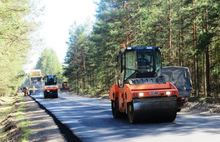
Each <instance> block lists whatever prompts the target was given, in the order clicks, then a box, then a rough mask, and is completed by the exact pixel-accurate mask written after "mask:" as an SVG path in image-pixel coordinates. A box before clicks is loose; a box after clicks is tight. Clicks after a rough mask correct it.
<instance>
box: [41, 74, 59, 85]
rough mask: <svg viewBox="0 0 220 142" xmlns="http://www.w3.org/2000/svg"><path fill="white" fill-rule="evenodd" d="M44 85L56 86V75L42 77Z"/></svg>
mask: <svg viewBox="0 0 220 142" xmlns="http://www.w3.org/2000/svg"><path fill="white" fill-rule="evenodd" d="M44 82H45V85H56V84H57V77H56V75H46V76H45V77H44Z"/></svg>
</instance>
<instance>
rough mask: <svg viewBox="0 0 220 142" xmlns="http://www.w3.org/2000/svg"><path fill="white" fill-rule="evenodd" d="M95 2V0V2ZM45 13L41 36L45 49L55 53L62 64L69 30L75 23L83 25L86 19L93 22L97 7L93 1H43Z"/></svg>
mask: <svg viewBox="0 0 220 142" xmlns="http://www.w3.org/2000/svg"><path fill="white" fill-rule="evenodd" d="M96 1H97V0H96ZM44 5H45V11H44V16H43V25H42V29H41V32H40V33H41V36H42V38H43V40H44V41H45V43H46V45H45V46H46V47H47V48H52V49H54V50H55V51H56V53H57V55H58V58H59V61H60V62H61V63H63V62H64V58H65V55H66V51H67V48H68V46H67V44H66V42H68V39H69V28H70V26H71V25H72V24H73V23H74V21H76V23H77V25H79V24H83V23H84V22H85V21H86V19H88V18H89V19H90V20H91V21H95V13H96V12H95V10H96V8H97V5H96V4H94V0H45V1H44Z"/></svg>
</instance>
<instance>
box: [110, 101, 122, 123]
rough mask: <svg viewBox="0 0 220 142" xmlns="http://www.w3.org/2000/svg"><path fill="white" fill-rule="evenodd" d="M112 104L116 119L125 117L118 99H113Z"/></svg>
mask: <svg viewBox="0 0 220 142" xmlns="http://www.w3.org/2000/svg"><path fill="white" fill-rule="evenodd" d="M111 106H112V115H113V117H114V118H115V119H119V118H123V114H124V113H122V112H120V111H119V106H118V99H116V100H115V101H113V100H112V101H111Z"/></svg>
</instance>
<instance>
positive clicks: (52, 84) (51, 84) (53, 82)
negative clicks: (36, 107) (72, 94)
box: [43, 75, 59, 98]
mask: <svg viewBox="0 0 220 142" xmlns="http://www.w3.org/2000/svg"><path fill="white" fill-rule="evenodd" d="M58 90H59V88H58V86H57V77H56V75H45V76H44V86H43V91H44V98H58Z"/></svg>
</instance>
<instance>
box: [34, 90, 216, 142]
mask: <svg viewBox="0 0 220 142" xmlns="http://www.w3.org/2000/svg"><path fill="white" fill-rule="evenodd" d="M32 97H34V98H35V99H36V101H38V102H39V103H40V104H42V105H43V106H44V107H46V108H47V109H48V110H49V111H50V112H51V113H53V114H54V115H55V116H56V117H57V118H58V119H59V120H60V121H61V122H62V123H63V124H65V125H66V126H68V127H69V129H70V130H72V131H73V133H74V134H75V135H76V136H77V137H79V138H80V139H81V140H82V141H83V142H86V141H88V142H103V141H105V142H107V141H120V142H121V141H126V142H129V141H135V142H141V141H143V142H162V141H163V142H168V141H169V142H173V141H175V142H220V115H219V114H211V113H207V114H201V113H189V112H180V113H178V115H177V118H176V120H175V121H174V122H172V123H158V122H157V123H149V122H144V123H139V124H130V123H129V122H128V120H127V119H126V118H125V119H114V118H113V117H112V114H111V105H110V101H106V100H101V99H95V98H86V97H81V96H77V95H66V94H61V93H60V94H59V97H58V98H56V99H48V98H47V99H44V97H43V94H40V95H33V96H32Z"/></svg>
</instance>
